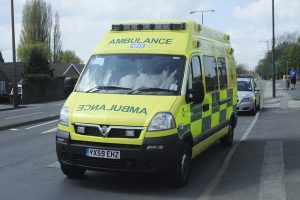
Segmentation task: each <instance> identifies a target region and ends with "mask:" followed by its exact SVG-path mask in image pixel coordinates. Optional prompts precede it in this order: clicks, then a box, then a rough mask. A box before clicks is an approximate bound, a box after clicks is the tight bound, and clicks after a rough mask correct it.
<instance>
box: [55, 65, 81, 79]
mask: <svg viewBox="0 0 300 200" xmlns="http://www.w3.org/2000/svg"><path fill="white" fill-rule="evenodd" d="M83 67H84V65H83V64H79V65H74V64H50V69H53V76H65V77H72V78H75V79H78V77H79V75H80V73H81V71H82V69H83Z"/></svg>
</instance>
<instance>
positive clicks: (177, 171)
mask: <svg viewBox="0 0 300 200" xmlns="http://www.w3.org/2000/svg"><path fill="white" fill-rule="evenodd" d="M191 156H192V149H191V146H190V145H189V144H188V143H187V142H185V143H184V145H183V148H182V150H181V152H180V154H179V157H178V159H177V161H176V166H175V168H174V170H173V172H172V173H171V174H170V179H169V181H170V184H171V185H173V186H177V187H183V186H184V185H186V184H187V182H188V179H189V176H190V171H191Z"/></svg>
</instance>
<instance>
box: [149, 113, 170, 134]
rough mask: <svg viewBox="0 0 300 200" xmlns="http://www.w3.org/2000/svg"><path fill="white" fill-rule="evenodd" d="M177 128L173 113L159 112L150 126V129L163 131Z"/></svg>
mask: <svg viewBox="0 0 300 200" xmlns="http://www.w3.org/2000/svg"><path fill="white" fill-rule="evenodd" d="M172 128H176V124H175V119H174V117H173V115H172V114H171V113H163V112H161V113H157V114H156V115H155V116H154V117H153V119H152V120H151V123H150V125H149V127H148V131H161V130H167V129H172Z"/></svg>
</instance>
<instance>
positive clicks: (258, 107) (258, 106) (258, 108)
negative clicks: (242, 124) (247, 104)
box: [256, 100, 260, 110]
mask: <svg viewBox="0 0 300 200" xmlns="http://www.w3.org/2000/svg"><path fill="white" fill-rule="evenodd" d="M256 110H260V100H259V102H258V105H257V108H256Z"/></svg>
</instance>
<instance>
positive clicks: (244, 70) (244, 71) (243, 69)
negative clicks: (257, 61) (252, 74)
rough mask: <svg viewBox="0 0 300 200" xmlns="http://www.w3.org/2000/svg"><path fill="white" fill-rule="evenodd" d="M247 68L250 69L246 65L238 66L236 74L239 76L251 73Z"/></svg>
mask: <svg viewBox="0 0 300 200" xmlns="http://www.w3.org/2000/svg"><path fill="white" fill-rule="evenodd" d="M247 68H248V67H247V66H246V65H245V64H237V66H236V72H237V74H248V73H249V71H248V69H247Z"/></svg>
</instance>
